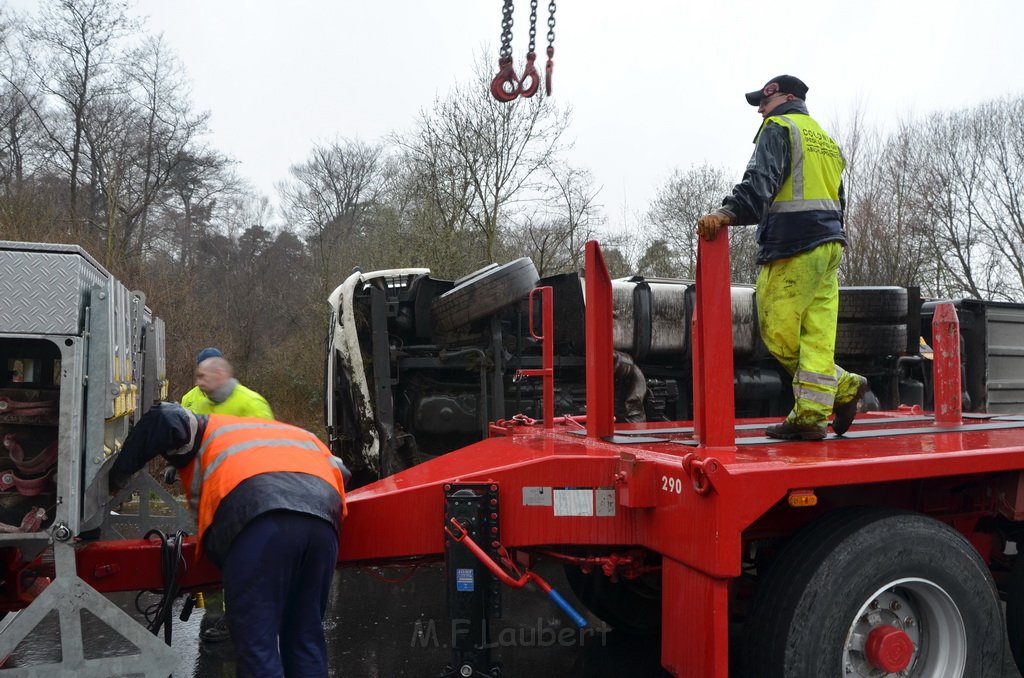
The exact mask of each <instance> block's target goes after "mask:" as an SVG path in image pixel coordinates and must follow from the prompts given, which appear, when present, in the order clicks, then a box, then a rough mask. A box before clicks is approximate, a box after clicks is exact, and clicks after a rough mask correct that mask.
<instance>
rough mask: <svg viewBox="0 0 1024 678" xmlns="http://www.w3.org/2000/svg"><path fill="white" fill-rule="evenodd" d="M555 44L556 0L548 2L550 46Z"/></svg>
mask: <svg viewBox="0 0 1024 678" xmlns="http://www.w3.org/2000/svg"><path fill="white" fill-rule="evenodd" d="M554 46H555V0H551V2H549V3H548V47H552V48H553V47H554Z"/></svg>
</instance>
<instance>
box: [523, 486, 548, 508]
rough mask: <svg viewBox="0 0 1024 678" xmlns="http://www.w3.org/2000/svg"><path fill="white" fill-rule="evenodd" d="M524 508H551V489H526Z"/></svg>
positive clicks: (524, 490) (524, 489) (524, 492)
mask: <svg viewBox="0 0 1024 678" xmlns="http://www.w3.org/2000/svg"><path fill="white" fill-rule="evenodd" d="M523 506H551V488H550V487H524V488H523Z"/></svg>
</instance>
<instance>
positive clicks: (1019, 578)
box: [1006, 541, 1024, 671]
mask: <svg viewBox="0 0 1024 678" xmlns="http://www.w3.org/2000/svg"><path fill="white" fill-rule="evenodd" d="M1017 544H1018V547H1017V548H1018V549H1024V544H1021V542H1020V541H1018V542H1017ZM1006 631H1007V633H1008V634H1009V636H1010V650H1011V651H1012V652H1013V660H1014V661H1015V662H1016V663H1017V669H1018V670H1019V671H1024V554H1022V551H1021V550H1018V551H1017V557H1016V558H1014V559H1013V569H1012V570H1011V571H1010V584H1009V590H1008V591H1007V594H1006Z"/></svg>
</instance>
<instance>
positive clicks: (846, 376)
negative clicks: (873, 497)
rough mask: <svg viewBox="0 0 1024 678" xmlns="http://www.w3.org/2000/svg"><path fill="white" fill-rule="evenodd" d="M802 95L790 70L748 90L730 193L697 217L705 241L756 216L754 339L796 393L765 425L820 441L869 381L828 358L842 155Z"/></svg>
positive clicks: (844, 423)
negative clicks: (750, 111)
mask: <svg viewBox="0 0 1024 678" xmlns="http://www.w3.org/2000/svg"><path fill="white" fill-rule="evenodd" d="M806 98H807V85H805V84H804V83H803V81H801V80H800V79H799V78H796V77H793V76H792V75H780V76H778V77H775V78H772V79H771V80H769V81H768V82H767V83H765V85H764V87H762V88H760V89H758V90H755V91H753V92H749V93H747V94H746V99H747V103H749V104H750V105H751V106H757V112H758V113H760V114H761V115H762V117H763V118H764V122H763V123H762V124H761V128H760V130H758V133H757V136H756V137H755V138H754V144H755V145H754V154H753V155H752V156H751V158H750V162H748V163H747V169H746V171H745V172H744V174H743V179H742V181H740V183H739V184H737V185H736V186H735V187H734V188H733V191H732V195H729V196H727V197H726V198H725V199H724V200H723V201H722V206H721V207H719V208H718V209H717V210H715V211H714V212H711V213H710V214H706V215H704V216H703V217H701V218H700V219H699V220H698V221H697V233H698V234H699V235H700V236H701V237H703V238H704V239H706V240H714V238H715V236H716V235H717V233H718V231H719V229H721V228H722V227H723V226H728V225H732V224H735V225H746V224H757V244H758V252H757V263H758V264H759V265H760V270H759V272H758V276H757V292H756V294H757V297H756V298H757V312H758V323H759V325H760V329H761V338H762V339H763V340H764V343H765V345H766V346H767V347H768V350H769V351H770V352H771V354H772V355H773V356H774V357H775V359H776V360H778V361H779V363H780V364H781V365H782V366H783V367H784V368H785V369H786V370H787V371H788V372H789V373H790V375H792V376H793V399H794V401H795V402H794V405H793V410H792V411H791V412H790V413H789V415H788V416H787V417H786V419H785V421H783V422H781V423H779V424H773V425H771V426H769V427H767V429H766V430H765V433H766V434H767V435H768V436H770V437H772V438H782V439H787V440H821V439H822V438H824V437H825V433H826V431H825V429H826V427H827V424H828V417H829V415H830V414H834V417H833V420H832V429H833V430H834V431H835V432H836V433H837V434H839V435H842V434H844V433H846V431H847V429H849V427H850V424H852V423H853V419H854V417H855V416H856V414H857V403H858V402H859V401H860V399H861V397H862V396H863V395H864V393H865V392H866V391H867V388H868V382H867V379H865V378H864V377H862V376H860V375H857V374H853V373H852V372H847V371H846V370H844V369H842V368H841V367H839V366H838V365H836V364H835V343H836V323H837V315H838V312H839V276H838V270H839V262H840V260H841V259H842V255H843V247H844V246H845V245H846V235H845V232H844V230H843V212H844V210H845V207H846V204H845V203H846V200H845V196H844V191H843V181H842V173H843V169H844V167H845V165H846V161H845V159H844V158H843V154H842V151H840V149H839V145H838V144H837V143H836V142H835V141H834V140H833V139H832V137H830V136H829V135H828V134H827V133H826V132H825V131H824V130H823V129H822V128H821V126H820V125H819V124H818V123H817V122H816V121H815V120H814V119H813V118H812V117H811V116H810V115H809V114H808V112H807V104H806V103H805V100H806Z"/></svg>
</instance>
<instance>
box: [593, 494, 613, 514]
mask: <svg viewBox="0 0 1024 678" xmlns="http://www.w3.org/2000/svg"><path fill="white" fill-rule="evenodd" d="M594 498H595V500H596V502H597V515H598V516H601V517H605V516H614V515H615V488H614V487H599V488H597V489H596V490H594Z"/></svg>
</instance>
